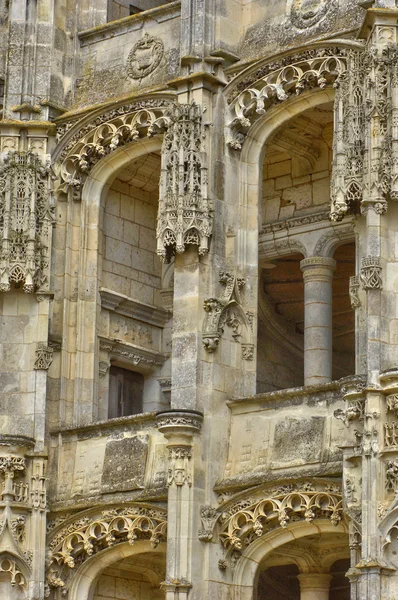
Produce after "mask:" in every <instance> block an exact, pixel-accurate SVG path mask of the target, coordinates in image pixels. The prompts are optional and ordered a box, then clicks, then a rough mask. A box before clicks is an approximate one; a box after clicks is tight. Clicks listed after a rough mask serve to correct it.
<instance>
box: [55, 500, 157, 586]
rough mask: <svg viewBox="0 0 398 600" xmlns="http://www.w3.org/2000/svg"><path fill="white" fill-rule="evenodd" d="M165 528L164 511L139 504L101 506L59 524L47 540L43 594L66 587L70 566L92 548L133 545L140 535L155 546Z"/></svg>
mask: <svg viewBox="0 0 398 600" xmlns="http://www.w3.org/2000/svg"><path fill="white" fill-rule="evenodd" d="M166 532H167V517H166V511H165V510H163V509H160V508H152V507H143V506H129V507H126V508H123V509H110V510H104V511H102V513H101V514H100V515H93V516H83V517H81V518H80V519H78V520H76V521H74V522H72V523H70V524H69V525H67V526H66V527H62V526H61V529H60V530H58V531H54V532H53V533H52V535H51V537H50V540H49V546H48V547H49V555H48V558H47V594H46V595H47V597H48V596H49V595H50V593H51V589H57V588H62V589H65V590H67V589H68V583H67V582H68V579H69V577H70V575H71V572H72V571H73V569H75V568H76V567H77V566H80V565H81V564H82V563H83V562H84V561H86V560H87V559H88V558H89V557H90V556H92V555H93V554H95V553H96V552H99V551H100V550H103V549H104V548H109V547H111V546H114V545H115V544H119V543H122V542H128V543H129V544H131V545H133V544H135V543H136V542H137V541H138V540H141V539H145V540H149V541H150V542H151V545H152V546H153V547H154V548H156V547H157V546H158V545H159V543H160V542H163V541H165V540H166Z"/></svg>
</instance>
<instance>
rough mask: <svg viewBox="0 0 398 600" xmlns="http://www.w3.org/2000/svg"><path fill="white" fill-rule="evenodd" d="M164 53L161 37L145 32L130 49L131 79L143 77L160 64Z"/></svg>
mask: <svg viewBox="0 0 398 600" xmlns="http://www.w3.org/2000/svg"><path fill="white" fill-rule="evenodd" d="M163 55H164V46H163V42H162V40H161V39H160V38H157V37H152V36H150V35H149V34H148V33H145V35H144V37H143V38H142V39H141V40H139V41H138V42H137V43H136V44H135V45H134V46H133V48H132V50H131V51H130V54H129V55H128V58H127V74H128V76H129V77H131V79H139V80H141V79H143V78H144V77H147V76H148V75H150V74H151V73H152V72H153V71H154V70H155V69H156V68H157V67H158V66H159V63H160V61H161V60H162V58H163Z"/></svg>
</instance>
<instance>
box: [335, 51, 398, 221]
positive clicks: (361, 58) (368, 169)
mask: <svg viewBox="0 0 398 600" xmlns="http://www.w3.org/2000/svg"><path fill="white" fill-rule="evenodd" d="M397 64H398V46H397V45H396V44H391V45H388V46H385V47H384V48H376V47H374V46H371V47H370V48H369V49H367V50H366V51H365V52H355V51H349V53H348V57H347V70H346V71H345V72H344V73H342V74H341V76H340V77H339V80H338V82H337V83H338V85H337V93H336V102H335V130H334V138H333V143H334V152H333V156H334V158H333V172H332V185H331V192H332V193H331V195H332V208H331V213H330V217H331V219H332V220H333V221H340V220H341V219H342V218H343V216H344V215H345V214H346V213H353V214H356V213H358V212H360V211H361V212H366V211H367V210H368V209H369V208H372V210H374V211H375V212H376V213H378V214H382V213H384V212H385V211H386V209H387V201H388V199H392V200H398V164H397V160H396V157H397V156H398V135H397V127H396V124H397V122H398V98H397V89H398V77H397V75H396V73H397Z"/></svg>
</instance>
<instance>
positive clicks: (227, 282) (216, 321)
mask: <svg viewBox="0 0 398 600" xmlns="http://www.w3.org/2000/svg"><path fill="white" fill-rule="evenodd" d="M219 282H220V283H221V284H222V285H223V286H224V290H223V293H222V294H221V295H220V297H219V298H208V299H207V300H205V301H204V310H205V312H206V313H207V315H206V318H205V321H204V324H203V332H202V340H203V345H204V347H205V349H206V350H207V352H209V353H212V352H215V350H216V349H217V347H218V345H219V342H220V339H221V336H222V334H223V333H224V329H225V327H226V326H228V327H229V328H230V329H231V330H232V338H233V339H234V341H235V342H242V358H243V359H244V360H253V358H254V344H253V343H252V332H253V321H254V315H253V314H252V313H250V312H249V313H247V312H246V313H245V311H244V310H243V308H242V301H241V297H240V290H241V288H242V287H243V286H244V285H245V279H244V278H243V277H237V276H236V275H234V274H233V273H230V272H228V271H220V275H219Z"/></svg>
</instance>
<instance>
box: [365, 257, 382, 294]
mask: <svg viewBox="0 0 398 600" xmlns="http://www.w3.org/2000/svg"><path fill="white" fill-rule="evenodd" d="M381 271H382V267H381V263H380V258H379V257H378V256H367V257H365V258H363V259H362V265H361V274H360V280H361V283H362V287H363V289H364V290H381V288H382V287H383V281H382V279H381Z"/></svg>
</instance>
